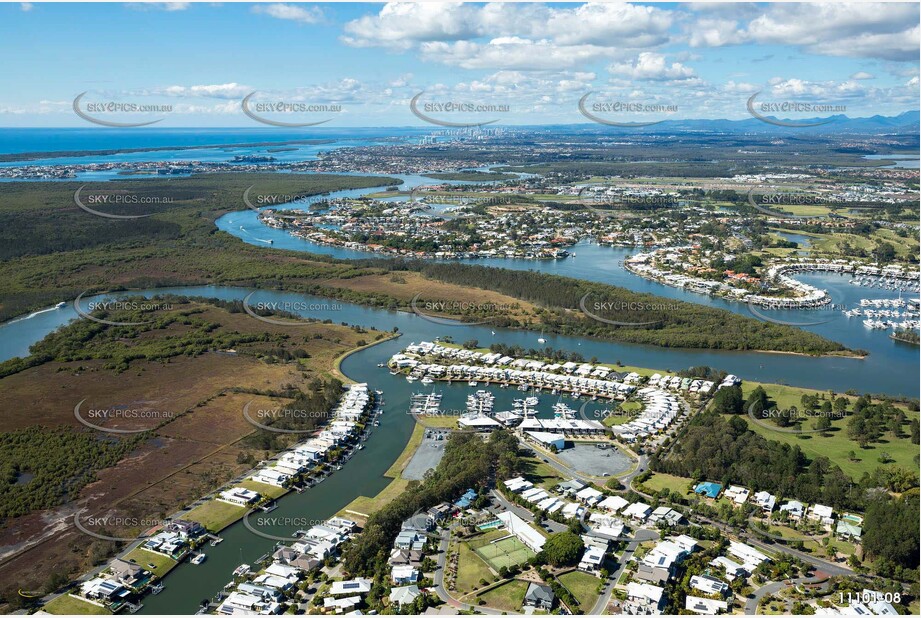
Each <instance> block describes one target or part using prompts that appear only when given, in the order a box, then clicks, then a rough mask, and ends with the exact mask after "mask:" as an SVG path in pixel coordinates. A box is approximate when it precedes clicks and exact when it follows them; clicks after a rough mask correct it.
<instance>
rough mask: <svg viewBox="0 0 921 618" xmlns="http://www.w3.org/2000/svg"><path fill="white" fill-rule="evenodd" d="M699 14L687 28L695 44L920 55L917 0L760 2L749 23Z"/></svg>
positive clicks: (827, 53) (709, 13)
mask: <svg viewBox="0 0 921 618" xmlns="http://www.w3.org/2000/svg"><path fill="white" fill-rule="evenodd" d="M717 10H718V7H714V8H713V10H710V11H707V12H706V14H705V16H700V17H698V18H697V19H696V20H695V21H693V22H692V23H690V24H689V25H688V26H687V28H686V30H687V32H688V42H689V44H690V45H691V46H692V47H721V46H724V45H738V44H742V43H761V44H769V45H791V46H795V47H798V48H801V49H803V50H805V51H807V52H809V53H813V54H820V55H825V56H847V57H857V58H879V59H884V60H895V61H917V60H918V54H919V43H918V42H919V39H921V32H919V26H918V21H919V10H918V5H917V4H916V3H908V2H905V3H885V4H883V3H849V4H831V3H777V4H771V5H767V6H764V7H761V8H759V12H760V14H759V15H757V16H756V17H754V18H752V19H750V20H749V21H748V24H747V25H744V27H736V25H735V23H734V22H733V21H732V20H731V19H727V18H725V17H723V16H721V17H719V18H716V17H714V16H713V14H714V13H715V12H717Z"/></svg>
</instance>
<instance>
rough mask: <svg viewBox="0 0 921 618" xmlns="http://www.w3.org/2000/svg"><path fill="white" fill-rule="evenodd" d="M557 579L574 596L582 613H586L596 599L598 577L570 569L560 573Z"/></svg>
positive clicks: (599, 581)
mask: <svg viewBox="0 0 921 618" xmlns="http://www.w3.org/2000/svg"><path fill="white" fill-rule="evenodd" d="M557 579H558V580H559V581H560V583H561V584H563V585H564V586H566V589H567V590H569V592H571V593H572V596H574V597H576V601H578V602H579V605H580V607H581V608H582V612H583V613H586V614H587V613H588V612H589V611H591V609H592V607H593V606H594V605H595V601H597V600H598V586H599V584H601V580H600V579H598V578H597V577H595V576H594V575H590V574H588V573H584V572H582V571H570V572H569V573H564V574H562V575H560V576H559V577H558V578H557Z"/></svg>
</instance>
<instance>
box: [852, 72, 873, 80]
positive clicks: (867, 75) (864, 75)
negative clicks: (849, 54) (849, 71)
mask: <svg viewBox="0 0 921 618" xmlns="http://www.w3.org/2000/svg"><path fill="white" fill-rule="evenodd" d="M851 79H876V76H875V75H873V74H872V73H867V72H866V71H857V72H856V73H854V74H853V75H851Z"/></svg>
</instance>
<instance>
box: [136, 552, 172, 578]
mask: <svg viewBox="0 0 921 618" xmlns="http://www.w3.org/2000/svg"><path fill="white" fill-rule="evenodd" d="M125 560H127V561H128V562H133V563H135V564H137V565H140V566H141V567H142V568H144V569H147V570H148V571H150V572H151V573H153V574H154V575H156V576H157V577H163V576H164V575H166V574H167V573H169V572H170V570H171V569H172V568H173V567H175V566H176V565H177V564H179V563H178V562H176V561H175V560H173V559H172V558H170V557H169V556H164V555H163V554H158V553H157V552H153V551H147V550H146V549H142V548H140V547H138V548H137V549H134V550H132V551H130V552H128V554H127V555H126V556H125ZM148 564H152V565H154V566H153V568H151V567H149V566H147V565H148Z"/></svg>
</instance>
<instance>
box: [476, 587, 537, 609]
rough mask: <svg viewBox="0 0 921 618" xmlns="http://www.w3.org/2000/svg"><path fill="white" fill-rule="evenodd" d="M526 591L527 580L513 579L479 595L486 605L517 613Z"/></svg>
mask: <svg viewBox="0 0 921 618" xmlns="http://www.w3.org/2000/svg"><path fill="white" fill-rule="evenodd" d="M527 591H528V582H523V581H520V580H517V579H513V580H512V581H510V582H505V583H504V584H502V585H501V586H497V587H495V588H493V589H492V590H490V591H489V592H484V593H483V594H482V595H480V598H481V599H483V601H485V602H486V606H487V607H493V608H495V609H501V610H503V611H506V612H515V613H517V612H519V611H520V610H521V605H522V603H524V595H525V593H527Z"/></svg>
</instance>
